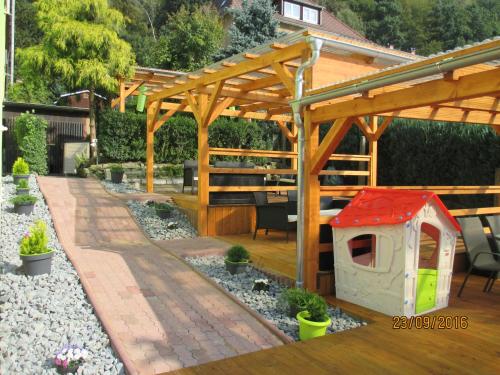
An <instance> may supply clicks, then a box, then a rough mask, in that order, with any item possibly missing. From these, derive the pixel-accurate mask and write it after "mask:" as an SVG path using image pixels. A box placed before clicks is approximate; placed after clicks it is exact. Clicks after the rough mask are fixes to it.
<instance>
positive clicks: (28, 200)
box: [10, 195, 37, 206]
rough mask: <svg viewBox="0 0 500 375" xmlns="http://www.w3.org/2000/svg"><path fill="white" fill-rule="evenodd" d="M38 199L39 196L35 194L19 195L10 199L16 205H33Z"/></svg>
mask: <svg viewBox="0 0 500 375" xmlns="http://www.w3.org/2000/svg"><path fill="white" fill-rule="evenodd" d="M36 201H37V198H36V197H34V196H33V195H18V196H15V197H14V198H12V199H11V200H10V202H11V203H12V204H14V206H28V205H33V204H35V203H36Z"/></svg>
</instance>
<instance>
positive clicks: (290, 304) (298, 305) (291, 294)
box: [278, 288, 313, 318]
mask: <svg viewBox="0 0 500 375" xmlns="http://www.w3.org/2000/svg"><path fill="white" fill-rule="evenodd" d="M312 295H313V294H312V293H311V292H308V291H307V290H305V289H302V288H288V289H286V290H285V291H283V292H282V293H281V294H280V296H279V298H278V306H279V308H280V310H282V311H284V312H286V313H287V315H288V316H289V317H290V318H295V317H296V316H297V314H298V313H299V312H301V311H304V310H305V309H306V306H307V302H308V301H309V299H311V297H312Z"/></svg>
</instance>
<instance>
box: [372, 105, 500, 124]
mask: <svg viewBox="0 0 500 375" xmlns="http://www.w3.org/2000/svg"><path fill="white" fill-rule="evenodd" d="M380 116H389V117H401V118H409V119H415V120H431V121H448V122H463V123H466V124H472V125H475V124H481V125H500V115H497V114H491V113H488V112H484V111H464V110H462V109H458V108H438V107H430V106H426V107H418V108H411V109H403V110H400V111H392V112H384V113H381V114H380Z"/></svg>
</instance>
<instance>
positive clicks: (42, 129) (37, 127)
mask: <svg viewBox="0 0 500 375" xmlns="http://www.w3.org/2000/svg"><path fill="white" fill-rule="evenodd" d="M14 137H15V139H16V143H17V145H18V147H19V150H20V151H21V154H22V156H23V158H24V159H25V160H26V162H27V163H28V164H29V166H30V168H31V171H33V172H35V173H38V174H40V175H45V174H47V173H48V167H47V159H48V156H47V121H45V120H44V119H42V118H40V117H37V116H35V115H33V114H31V113H23V114H21V115H20V116H18V117H17V118H16V121H15V125H14Z"/></svg>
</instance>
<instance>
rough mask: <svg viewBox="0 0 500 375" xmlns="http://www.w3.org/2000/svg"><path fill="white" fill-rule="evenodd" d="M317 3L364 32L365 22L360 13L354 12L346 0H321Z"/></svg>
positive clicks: (360, 31) (347, 23)
mask: <svg viewBox="0 0 500 375" xmlns="http://www.w3.org/2000/svg"><path fill="white" fill-rule="evenodd" d="M319 4H320V5H323V6H324V7H326V9H327V10H328V11H329V12H332V13H333V14H335V16H336V17H337V18H338V19H339V20H341V21H342V22H344V23H345V24H346V25H348V26H350V27H352V28H353V29H354V30H356V31H358V32H359V33H361V34H365V31H366V30H365V23H364V21H363V19H362V18H361V15H360V14H359V13H356V12H354V11H353V10H352V9H351V7H350V6H349V4H348V3H347V2H346V1H339V0H321V1H320V2H319Z"/></svg>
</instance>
